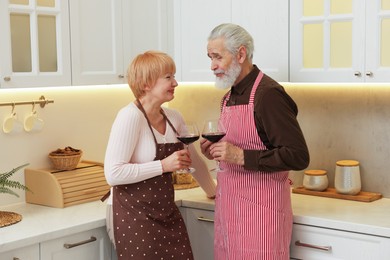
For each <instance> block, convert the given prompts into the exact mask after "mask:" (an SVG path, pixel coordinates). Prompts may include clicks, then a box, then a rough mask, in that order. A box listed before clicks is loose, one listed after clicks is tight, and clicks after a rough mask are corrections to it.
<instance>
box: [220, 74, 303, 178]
mask: <svg viewBox="0 0 390 260" xmlns="http://www.w3.org/2000/svg"><path fill="white" fill-rule="evenodd" d="M258 72H259V69H258V68H257V67H256V66H254V69H253V70H252V72H251V73H250V74H249V75H248V76H247V77H246V78H244V79H243V80H242V81H241V82H240V83H239V84H238V85H236V86H234V87H232V93H231V98H230V100H229V102H228V104H227V105H228V106H229V105H230V106H231V105H241V104H248V101H249V95H250V92H251V89H252V86H253V83H254V81H255V79H256V77H257V74H258ZM254 103H255V108H254V116H255V121H256V122H255V123H256V128H257V132H258V133H259V135H260V136H261V139H262V141H263V143H264V144H265V145H266V146H267V149H266V150H244V161H245V165H244V168H245V169H247V170H256V171H270V172H272V171H285V170H286V171H288V170H302V169H305V168H306V167H307V166H308V164H309V151H308V148H307V145H306V141H305V138H304V136H303V133H302V130H301V128H300V126H299V123H298V121H297V119H296V117H297V114H298V108H297V106H296V104H295V102H294V101H293V100H292V98H291V97H290V96H289V95H288V94H287V93H286V92H285V90H284V88H283V87H282V86H281V85H280V84H279V83H277V82H276V81H274V80H273V79H272V78H270V77H268V76H267V75H265V74H264V76H263V79H262V81H261V82H260V85H259V87H258V89H257V91H256V94H255V101H254Z"/></svg>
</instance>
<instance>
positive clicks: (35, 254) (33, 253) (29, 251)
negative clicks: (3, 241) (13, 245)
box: [0, 244, 39, 260]
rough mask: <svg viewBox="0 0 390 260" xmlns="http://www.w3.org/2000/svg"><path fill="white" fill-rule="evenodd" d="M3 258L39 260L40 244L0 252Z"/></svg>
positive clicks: (5, 259)
mask: <svg viewBox="0 0 390 260" xmlns="http://www.w3.org/2000/svg"><path fill="white" fill-rule="evenodd" d="M0 259H1V260H39V244H36V245H32V246H28V247H22V248H18V249H15V250H12V251H8V252H4V253H0Z"/></svg>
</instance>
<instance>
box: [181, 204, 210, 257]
mask: <svg viewBox="0 0 390 260" xmlns="http://www.w3.org/2000/svg"><path fill="white" fill-rule="evenodd" d="M180 211H181V212H182V215H183V218H184V220H185V222H186V226H187V230H188V234H189V237H190V241H191V247H192V251H193V253H194V258H195V260H213V259H214V211H209V210H200V209H193V208H185V207H182V208H180Z"/></svg>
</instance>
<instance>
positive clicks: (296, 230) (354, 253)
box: [290, 224, 390, 260]
mask: <svg viewBox="0 0 390 260" xmlns="http://www.w3.org/2000/svg"><path fill="white" fill-rule="evenodd" d="M290 257H291V258H292V259H304V260H306V259H307V260H327V259H346V260H350V259H354V260H359V259H362V260H363V259H364V260H367V259H378V260H380V259H390V238H384V237H378V236H372V235H365V234H359V233H353V232H347V231H340V230H333V229H327V228H319V227H313V226H307V225H300V224H294V226H293V234H292V239H291V247H290Z"/></svg>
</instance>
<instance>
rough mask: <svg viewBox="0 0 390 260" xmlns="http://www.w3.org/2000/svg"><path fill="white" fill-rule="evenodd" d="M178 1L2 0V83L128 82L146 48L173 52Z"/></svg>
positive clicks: (71, 83)
mask: <svg viewBox="0 0 390 260" xmlns="http://www.w3.org/2000/svg"><path fill="white" fill-rule="evenodd" d="M172 12H173V7H172V1H170V0H149V1H141V0H137V1H128V0H100V1H95V0H82V1H79V0H1V1H0V33H1V35H2V36H3V37H2V39H1V41H0V57H1V59H0V88H13V87H36V86H39V87H41V86H69V85H96V84H118V83H125V82H127V80H126V70H127V67H128V64H129V63H130V62H131V61H132V59H133V58H134V57H135V56H136V55H137V54H139V53H140V52H143V51H146V50H151V49H152V50H160V51H164V52H168V53H169V54H171V55H172V56H173V36H172V34H173V32H172V22H173V20H172V19H173V18H172Z"/></svg>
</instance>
